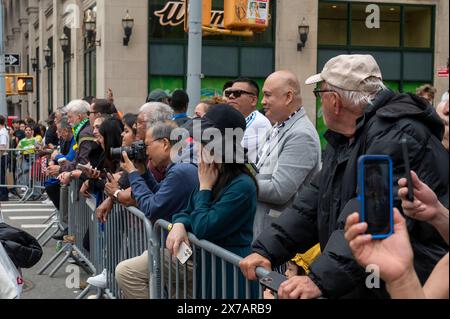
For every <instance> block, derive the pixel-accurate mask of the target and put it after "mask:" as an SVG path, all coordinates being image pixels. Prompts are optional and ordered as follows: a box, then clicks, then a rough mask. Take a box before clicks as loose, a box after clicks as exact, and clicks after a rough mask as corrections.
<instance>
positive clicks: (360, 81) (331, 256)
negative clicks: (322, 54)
mask: <svg viewBox="0 0 450 319" xmlns="http://www.w3.org/2000/svg"><path fill="white" fill-rule="evenodd" d="M306 84H316V85H318V89H316V90H315V91H314V93H315V94H316V96H318V97H320V98H321V101H322V108H323V115H324V119H325V122H326V124H327V127H328V131H327V132H326V134H325V138H326V139H327V141H328V146H327V148H326V150H325V153H324V160H323V167H322V170H321V172H320V174H317V176H316V177H314V178H313V180H312V182H311V183H310V184H309V185H308V186H307V187H305V189H304V190H303V192H302V193H300V196H299V197H298V198H297V200H296V201H295V202H294V204H293V209H292V210H290V211H288V212H286V213H285V214H283V215H282V216H281V217H280V218H279V219H278V220H276V221H274V223H272V225H270V227H269V228H267V229H266V230H264V232H263V233H262V234H261V236H260V237H259V238H258V239H257V240H256V241H255V243H254V246H253V250H254V252H255V253H254V254H252V255H250V256H249V257H247V258H246V260H244V261H243V262H242V263H241V269H242V271H243V272H244V274H245V275H246V277H247V278H248V279H250V280H252V279H254V278H255V269H256V267H257V266H264V267H266V268H270V267H273V266H277V265H280V264H282V263H283V262H286V261H288V260H289V259H290V258H292V256H293V255H294V254H295V253H296V252H305V251H307V250H308V249H309V248H310V247H311V246H312V245H314V244H315V243H316V242H317V241H319V242H320V248H321V251H322V253H321V255H320V256H319V257H318V258H317V259H316V260H315V261H314V262H313V263H312V264H311V265H310V273H309V274H308V275H307V276H296V277H293V278H290V279H289V280H287V281H286V282H284V283H283V284H281V286H280V289H279V291H278V293H279V294H278V296H279V297H280V298H292V299H298V298H302V299H310V298H319V297H321V296H323V297H326V298H333V299H334V298H388V297H389V296H388V294H387V292H386V289H385V288H384V285H381V286H380V287H379V288H376V289H372V288H371V287H372V286H371V285H366V282H370V283H373V281H372V280H371V279H370V277H368V276H369V275H373V273H372V272H369V273H366V270H365V269H364V268H362V267H361V266H359V265H358V264H357V262H356V261H355V260H354V257H353V255H352V253H351V250H350V248H349V246H348V242H347V241H346V240H345V238H344V224H345V220H346V218H347V216H348V215H349V214H352V213H353V212H354V211H355V210H357V209H358V208H357V206H358V205H357V204H355V201H356V199H355V198H356V196H357V169H356V167H357V162H358V158H359V157H360V156H361V155H365V154H367V155H389V156H390V157H391V158H392V160H393V180H394V181H397V180H398V179H399V178H402V177H404V176H405V163H404V161H403V156H402V147H401V145H400V141H402V140H403V139H406V142H407V148H408V150H409V159H408V160H409V162H410V166H411V170H414V171H416V172H418V175H419V177H420V178H421V179H423V180H425V183H426V184H427V185H429V186H430V188H431V189H433V191H434V192H435V193H436V194H437V196H438V197H439V199H440V200H442V201H443V202H444V203H446V206H447V207H448V161H449V158H448V152H447V151H446V150H445V149H444V147H443V146H442V144H441V138H442V135H443V132H444V126H443V124H442V122H441V120H440V119H439V116H438V115H437V114H436V112H434V110H433V109H432V107H431V105H430V104H429V103H428V102H426V101H425V100H423V99H421V98H418V97H417V96H415V95H413V94H396V93H394V92H392V91H391V90H388V89H387V88H386V87H385V86H384V84H383V81H382V75H381V70H380V68H379V66H378V64H377V62H376V61H375V59H374V58H373V57H372V56H371V55H341V56H337V57H335V58H333V59H331V60H330V61H328V62H327V63H326V65H325V66H324V69H323V71H322V72H321V73H320V74H317V75H314V76H312V77H310V78H309V79H308V80H307V81H306ZM394 196H395V197H394V205H395V206H396V207H397V208H398V209H399V210H401V200H400V198H399V197H398V196H397V195H396V192H394ZM380 213H382V212H380ZM407 226H408V231H409V235H410V238H411V243H412V246H413V249H414V266H415V268H416V271H417V274H418V276H419V278H420V280H421V282H422V283H423V282H425V280H426V279H427V278H428V276H429V275H430V273H431V271H432V270H433V268H434V266H435V265H436V263H437V262H438V261H439V260H440V259H441V258H442V257H443V256H444V255H445V254H446V253H447V251H448V246H447V244H446V243H445V242H444V241H443V240H442V238H441V237H440V236H439V234H438V233H437V231H436V230H434V229H433V228H431V227H429V225H426V224H425V223H424V222H421V221H417V220H408V222H407ZM366 279H369V280H367V281H366Z"/></svg>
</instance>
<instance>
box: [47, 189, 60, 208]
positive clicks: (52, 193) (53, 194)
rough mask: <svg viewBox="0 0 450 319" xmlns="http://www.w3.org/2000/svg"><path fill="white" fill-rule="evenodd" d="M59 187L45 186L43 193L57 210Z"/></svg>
mask: <svg viewBox="0 0 450 319" xmlns="http://www.w3.org/2000/svg"><path fill="white" fill-rule="evenodd" d="M60 189H61V186H60V185H59V184H55V185H47V186H45V191H46V192H47V195H48V197H49V198H50V200H51V201H52V202H53V204H54V205H55V207H56V208H57V209H58V210H59V190H60Z"/></svg>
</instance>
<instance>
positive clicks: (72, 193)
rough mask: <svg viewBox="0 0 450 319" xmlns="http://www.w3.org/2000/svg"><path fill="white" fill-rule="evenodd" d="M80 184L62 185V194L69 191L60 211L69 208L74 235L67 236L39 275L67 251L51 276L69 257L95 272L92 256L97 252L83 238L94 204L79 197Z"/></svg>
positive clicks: (62, 199) (51, 275)
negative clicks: (85, 245)
mask: <svg viewBox="0 0 450 319" xmlns="http://www.w3.org/2000/svg"><path fill="white" fill-rule="evenodd" d="M78 184H79V183H78V181H75V182H73V183H72V184H70V186H64V185H62V186H61V194H64V192H65V191H64V189H65V188H67V190H68V191H67V198H63V197H61V202H60V213H61V214H63V213H64V210H65V209H67V212H68V215H69V234H71V235H72V236H73V237H71V236H68V237H66V239H67V241H66V242H65V244H64V246H63V247H62V248H61V249H60V250H59V251H58V252H57V253H56V254H55V255H54V256H53V257H52V258H51V259H50V260H49V261H48V262H47V263H46V264H45V265H44V266H43V267H42V268H41V269H40V270H39V271H38V274H39V275H41V274H43V273H44V271H45V270H46V269H47V268H48V267H50V265H51V264H53V263H54V262H55V261H56V260H57V259H58V258H59V257H60V256H61V255H63V253H65V256H64V257H63V259H61V261H60V262H59V263H58V264H57V265H56V266H55V268H54V269H53V270H52V271H51V272H50V273H49V276H50V277H53V275H54V274H55V273H56V272H57V271H58V269H59V268H61V267H62V265H63V264H64V263H66V262H67V260H68V259H69V258H73V259H74V260H75V261H76V262H77V264H78V265H79V266H81V267H82V268H83V269H84V270H85V271H86V272H87V273H95V267H94V265H93V264H92V262H91V260H93V258H92V256H95V255H96V252H95V251H93V252H92V254H91V253H90V251H89V250H88V249H86V247H83V239H84V238H85V234H86V232H87V231H88V229H89V227H90V225H91V223H90V221H92V214H93V211H92V204H91V205H89V200H87V201H86V199H85V198H80V197H79V185H78ZM66 203H67V204H66ZM66 205H67V206H66ZM94 212H95V202H94Z"/></svg>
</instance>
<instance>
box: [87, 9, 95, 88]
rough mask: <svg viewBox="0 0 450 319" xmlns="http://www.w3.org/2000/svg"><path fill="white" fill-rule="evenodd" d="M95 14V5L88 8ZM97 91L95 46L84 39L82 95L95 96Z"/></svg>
mask: <svg viewBox="0 0 450 319" xmlns="http://www.w3.org/2000/svg"><path fill="white" fill-rule="evenodd" d="M88 10H91V11H92V13H93V14H94V15H95V14H96V12H97V6H93V7H91V8H90V9H88ZM96 93H97V47H96V45H95V43H94V44H89V43H88V41H87V39H86V38H85V39H84V96H96Z"/></svg>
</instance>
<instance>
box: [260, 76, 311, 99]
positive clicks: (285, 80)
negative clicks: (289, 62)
mask: <svg viewBox="0 0 450 319" xmlns="http://www.w3.org/2000/svg"><path fill="white" fill-rule="evenodd" d="M266 81H271V82H273V83H274V84H275V86H278V87H280V88H282V89H283V90H284V91H285V93H287V92H289V91H290V92H292V93H293V95H294V97H295V99H296V103H299V102H300V101H299V100H301V98H302V97H301V89H300V82H299V80H298V78H297V76H296V75H295V74H294V73H292V72H291V71H288V70H281V71H277V72H274V73H272V74H271V75H270V76H269V77H268V78H267V80H266Z"/></svg>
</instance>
